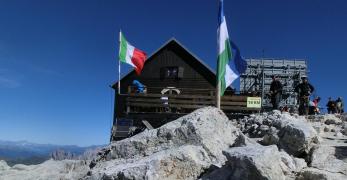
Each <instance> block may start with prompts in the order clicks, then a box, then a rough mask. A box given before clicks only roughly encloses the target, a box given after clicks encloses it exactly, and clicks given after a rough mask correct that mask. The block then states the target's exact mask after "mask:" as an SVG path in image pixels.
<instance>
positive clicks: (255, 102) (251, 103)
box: [247, 97, 261, 108]
mask: <svg viewBox="0 0 347 180" xmlns="http://www.w3.org/2000/svg"><path fill="white" fill-rule="evenodd" d="M247 107H248V108H261V97H247Z"/></svg>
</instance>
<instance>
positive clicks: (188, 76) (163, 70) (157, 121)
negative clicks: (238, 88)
mask: <svg viewBox="0 0 347 180" xmlns="http://www.w3.org/2000/svg"><path fill="white" fill-rule="evenodd" d="M134 80H138V81H139V82H141V83H142V84H143V85H145V91H144V92H143V93H136V90H135V89H134V88H135V87H133V86H132V83H133V81H134ZM215 87H216V74H215V71H214V70H212V69H211V68H209V67H208V66H207V65H206V64H205V63H204V62H203V61H201V60H200V59H199V58H197V57H196V56H195V55H194V54H193V53H191V52H190V51H189V50H188V49H187V48H185V47H184V46H183V45H182V44H181V43H179V42H178V41H177V40H175V39H171V40H169V41H168V42H166V43H165V44H164V45H163V46H162V47H160V48H159V49H158V50H157V51H156V52H154V53H153V54H152V55H151V56H150V57H148V59H147V60H146V62H145V65H144V68H143V70H142V73H141V75H140V76H138V75H137V74H136V73H135V71H131V72H130V73H128V74H127V75H125V76H124V77H122V78H121V80H120V93H118V82H116V83H115V84H113V85H112V88H113V89H114V90H115V92H116V93H115V94H116V95H115V106H114V122H113V128H112V133H111V141H115V140H119V139H123V138H124V137H127V136H128V133H129V128H130V127H141V126H143V123H144V122H145V124H147V125H148V124H150V125H151V126H153V127H154V128H156V127H159V126H160V125H162V124H164V123H166V122H169V121H172V120H174V119H177V118H178V117H180V116H183V115H185V114H187V113H190V112H192V111H193V110H195V109H198V108H201V107H205V106H215V99H216V98H215ZM246 106H247V96H244V95H237V94H235V93H234V92H233V91H232V89H230V88H229V89H227V91H226V93H225V95H224V96H223V97H222V101H221V109H222V110H223V111H224V112H225V113H226V114H231V113H240V112H241V113H242V112H253V111H259V109H258V108H247V107H246Z"/></svg>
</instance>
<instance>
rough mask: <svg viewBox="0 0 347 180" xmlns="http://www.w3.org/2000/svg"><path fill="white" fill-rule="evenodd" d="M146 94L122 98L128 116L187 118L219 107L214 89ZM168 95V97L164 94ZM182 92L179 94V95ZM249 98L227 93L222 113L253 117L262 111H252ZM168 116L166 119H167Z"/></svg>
mask: <svg viewBox="0 0 347 180" xmlns="http://www.w3.org/2000/svg"><path fill="white" fill-rule="evenodd" d="M144 92H145V93H135V91H134V90H133V89H132V87H129V89H128V94H122V95H119V97H121V98H124V99H125V106H126V108H124V110H125V112H124V113H125V114H127V116H128V117H129V116H132V117H133V116H136V115H137V114H141V117H144V115H146V114H151V115H152V114H158V115H160V114H162V115H164V114H187V113H190V112H192V111H193V110H195V109H199V108H202V107H206V106H215V104H216V98H215V95H214V94H215V90H214V89H176V88H174V87H169V88H166V89H165V88H164V89H162V88H160V89H159V88H147V87H146V88H145V91H144ZM163 92H165V94H163ZM178 92H179V93H178ZM247 97H248V96H246V95H236V94H233V93H231V92H226V93H225V95H224V96H222V97H221V109H222V110H223V111H224V112H225V113H226V114H228V113H247V114H248V113H252V112H258V111H260V108H248V107H247ZM164 116H165V115H164Z"/></svg>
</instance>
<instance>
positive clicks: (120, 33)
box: [118, 30, 122, 94]
mask: <svg viewBox="0 0 347 180" xmlns="http://www.w3.org/2000/svg"><path fill="white" fill-rule="evenodd" d="M121 38H122V32H121V30H119V41H118V43H119V46H118V47H119V52H120V41H121ZM118 94H120V59H118Z"/></svg>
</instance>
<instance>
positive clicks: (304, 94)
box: [295, 76, 314, 116]
mask: <svg viewBox="0 0 347 180" xmlns="http://www.w3.org/2000/svg"><path fill="white" fill-rule="evenodd" d="M301 80H302V82H301V83H300V84H299V85H297V86H296V87H295V92H297V93H298V95H299V115H306V116H307V115H308V112H309V103H310V95H311V93H312V92H313V91H314V87H313V86H312V85H311V84H310V83H309V82H308V79H307V77H306V76H302V77H301Z"/></svg>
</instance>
